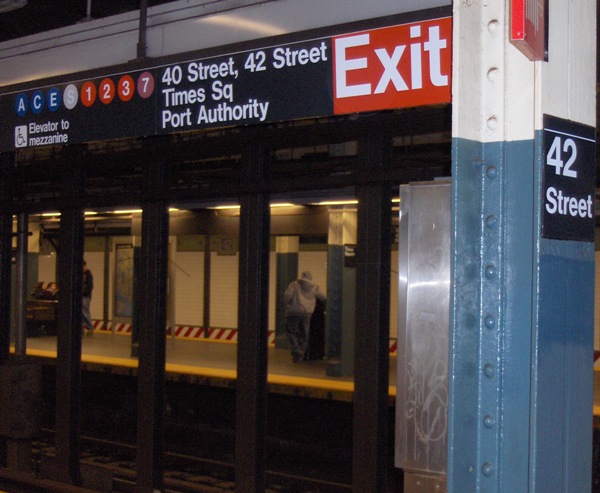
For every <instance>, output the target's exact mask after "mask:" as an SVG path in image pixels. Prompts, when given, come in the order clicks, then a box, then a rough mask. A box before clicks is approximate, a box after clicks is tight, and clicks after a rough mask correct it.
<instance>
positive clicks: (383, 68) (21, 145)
mask: <svg viewBox="0 0 600 493" xmlns="http://www.w3.org/2000/svg"><path fill="white" fill-rule="evenodd" d="M429 16H430V18H426V19H423V18H422V17H419V18H418V20H415V16H414V15H413V16H412V17H411V21H410V22H406V23H402V22H400V23H396V24H393V25H384V26H381V25H379V24H380V23H378V25H377V26H376V27H374V28H370V29H365V30H359V31H351V32H341V33H340V28H339V26H338V28H337V29H334V30H333V31H335V32H336V34H335V35H332V36H325V37H310V38H308V39H301V40H298V39H299V36H298V35H296V36H295V37H294V40H293V41H291V42H288V43H285V42H282V43H280V44H279V43H277V44H273V43H265V45H264V46H260V43H255V45H256V46H258V47H257V48H254V49H250V50H243V51H234V52H231V53H223V54H219V55H217V56H210V57H202V56H201V54H200V55H199V56H197V57H194V56H192V57H189V56H188V57H187V58H186V59H184V60H180V61H173V62H172V63H171V59H169V63H166V64H161V65H156V66H151V67H147V68H143V69H136V70H115V71H112V72H111V71H108V72H107V73H99V74H98V75H97V76H96V73H94V75H93V76H92V77H78V76H76V75H75V76H73V77H72V78H71V77H70V78H69V80H65V79H64V78H62V79H60V82H58V83H57V82H56V80H54V81H48V82H47V83H46V82H43V83H42V82H41V83H40V84H39V85H36V86H35V87H31V86H22V87H26V88H25V89H23V88H22V87H21V88H19V87H14V88H10V90H9V92H4V93H3V94H0V116H1V121H0V125H1V135H0V139H1V140H0V151H8V150H19V149H26V148H32V147H38V146H46V145H69V144H78V143H84V142H92V141H101V140H110V139H118V138H127V137H142V136H149V135H160V134H167V133H173V132H185V131H190V130H198V129H206V128H216V127H224V126H235V125H250V124H260V123H267V122H275V121H283V120H292V119H300V118H309V117H319V116H330V115H340V114H348V113H355V112H364V111H376V110H385V109H393V108H402V107H412V106H421V105H430V104H439V103H449V102H450V100H451V80H450V75H451V66H452V64H451V53H452V46H451V40H452V20H451V17H436V16H435V15H433V14H432V13H430V14H429ZM396 19H398V18H396ZM272 39H276V40H279V39H285V38H272ZM272 39H271V41H272Z"/></svg>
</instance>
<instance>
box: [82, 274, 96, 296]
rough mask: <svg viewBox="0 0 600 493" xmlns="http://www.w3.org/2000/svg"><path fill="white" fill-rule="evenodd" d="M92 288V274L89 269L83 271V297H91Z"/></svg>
mask: <svg viewBox="0 0 600 493" xmlns="http://www.w3.org/2000/svg"><path fill="white" fill-rule="evenodd" d="M93 289H94V276H92V273H91V272H90V271H89V270H87V269H86V270H84V271H83V286H82V290H81V291H82V294H83V297H84V298H91V296H92V290H93Z"/></svg>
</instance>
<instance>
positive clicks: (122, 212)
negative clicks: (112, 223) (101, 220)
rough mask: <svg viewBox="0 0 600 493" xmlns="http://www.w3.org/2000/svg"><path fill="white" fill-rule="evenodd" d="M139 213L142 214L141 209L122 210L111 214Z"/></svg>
mask: <svg viewBox="0 0 600 493" xmlns="http://www.w3.org/2000/svg"><path fill="white" fill-rule="evenodd" d="M141 212H142V209H124V210H117V211H112V213H113V214H138V213H141Z"/></svg>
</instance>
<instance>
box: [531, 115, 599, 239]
mask: <svg viewBox="0 0 600 493" xmlns="http://www.w3.org/2000/svg"><path fill="white" fill-rule="evenodd" d="M595 149H596V132H595V129H594V128H593V127H590V126H588V125H582V124H580V123H576V122H572V121H569V120H563V119H561V118H557V117H554V116H550V115H544V134H543V160H544V161H543V164H544V171H543V183H542V190H543V194H544V195H543V198H542V208H543V209H542V237H544V238H552V239H557V240H574V241H594V227H595V183H596V179H595V163H596V152H595Z"/></svg>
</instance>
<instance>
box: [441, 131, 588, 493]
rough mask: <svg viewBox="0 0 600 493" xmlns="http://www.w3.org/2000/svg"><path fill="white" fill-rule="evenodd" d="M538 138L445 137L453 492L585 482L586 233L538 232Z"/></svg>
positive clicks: (584, 487)
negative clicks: (567, 237) (554, 236)
mask: <svg viewBox="0 0 600 493" xmlns="http://www.w3.org/2000/svg"><path fill="white" fill-rule="evenodd" d="M540 142H541V136H540V135H539V133H538V134H537V136H536V139H535V140H531V141H518V142H497V143H489V144H484V143H481V142H474V141H468V140H463V139H455V141H454V143H453V151H454V153H453V213H454V217H453V247H452V259H453V266H452V272H453V279H452V293H451V323H450V324H451V326H450V332H451V342H450V344H451V351H450V381H449V391H450V407H449V457H448V491H449V492H451V493H463V492H485V493H488V492H497V493H501V492H508V491H510V492H513V491H515V492H516V491H518V492H537V493H548V492H557V493H558V492H561V493H563V492H569V493H571V492H585V491H590V486H591V485H590V483H591V444H592V395H593V371H592V361H593V357H592V353H593V306H594V305H593V302H594V300H593V292H594V263H593V259H594V245H593V244H591V243H581V242H569V241H557V240H544V239H542V238H541V237H540V221H539V217H540V213H539V211H540V208H541V204H540V197H541V172H540V169H541V166H542V163H541V159H540V157H539V156H540V151H539V149H540Z"/></svg>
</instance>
